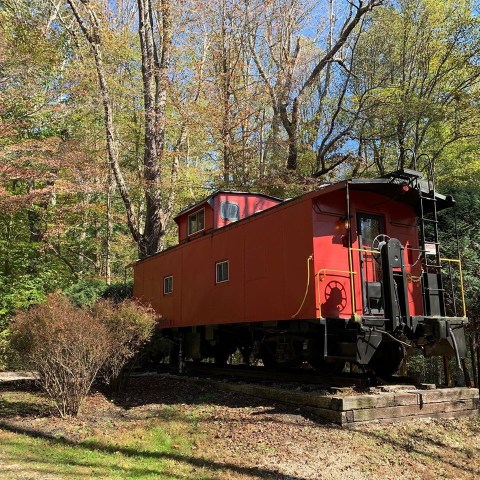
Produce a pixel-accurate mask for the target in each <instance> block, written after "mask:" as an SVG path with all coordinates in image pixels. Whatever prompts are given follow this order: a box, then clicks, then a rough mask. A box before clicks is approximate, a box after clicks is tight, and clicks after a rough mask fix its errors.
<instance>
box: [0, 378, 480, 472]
mask: <svg viewBox="0 0 480 480" xmlns="http://www.w3.org/2000/svg"><path fill="white" fill-rule="evenodd" d="M0 415H1V419H0V474H1V478H2V479H3V478H5V479H42V480H43V479H60V478H61V479H63V478H69V479H76V478H79V479H80V478H109V479H116V478H118V479H124V478H141V479H150V478H152V479H153V478H155V479H222V480H223V479H256V478H275V479H289V480H303V479H316V478H319V479H320V478H321V479H324V478H325V479H349V480H350V479H375V478H391V479H395V480H398V479H404V478H411V479H417V478H426V479H430V478H431V479H438V478H467V479H473V478H478V477H479V476H480V460H479V458H480V419H479V417H474V418H463V419H456V420H428V419H426V420H425V419H423V420H419V421H414V422H407V423H397V424H391V425H378V424H377V425H370V426H363V427H361V428H357V429H356V430H344V429H340V428H338V427H336V426H333V425H326V424H321V423H318V422H316V421H314V420H313V419H309V418H305V417H303V416H302V415H300V414H299V412H296V411H289V410H284V409H283V408H282V407H281V406H279V405H273V404H271V403H270V404H268V403H265V402H263V401H260V400H256V399H252V398H250V397H243V396H239V395H233V394H226V393H217V392H214V391H209V390H208V389H207V388H206V387H199V386H193V385H189V384H186V383H185V382H177V381H174V380H169V379H165V378H155V379H137V380H135V381H134V382H132V384H131V385H130V388H129V390H128V391H127V392H125V393H123V394H121V395H116V396H108V395H105V394H103V393H101V392H96V393H94V394H92V395H90V396H89V398H88V399H87V401H86V403H85V405H84V407H83V408H82V411H81V413H80V415H79V417H78V418H75V419H60V418H57V417H55V416H53V415H52V413H51V410H50V406H49V403H48V401H47V399H46V398H45V397H44V396H43V395H41V393H40V392H38V391H36V390H32V389H31V388H28V387H23V388H17V389H12V388H11V387H2V388H1V389H0Z"/></svg>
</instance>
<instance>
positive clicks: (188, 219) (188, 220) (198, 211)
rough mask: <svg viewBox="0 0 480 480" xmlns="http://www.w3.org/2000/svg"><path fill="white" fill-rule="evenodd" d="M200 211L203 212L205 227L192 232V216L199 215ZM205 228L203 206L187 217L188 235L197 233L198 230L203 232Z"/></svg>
mask: <svg viewBox="0 0 480 480" xmlns="http://www.w3.org/2000/svg"><path fill="white" fill-rule="evenodd" d="M200 212H203V228H201V229H200V230H196V231H195V232H193V233H192V232H190V217H191V216H193V215H198V214H199V213H200ZM203 230H205V207H203V208H201V209H200V210H197V211H196V212H193V213H191V214H190V215H188V217H187V236H188V237H190V236H191V235H195V234H196V233H198V232H203Z"/></svg>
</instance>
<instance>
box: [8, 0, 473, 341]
mask: <svg viewBox="0 0 480 480" xmlns="http://www.w3.org/2000/svg"><path fill="white" fill-rule="evenodd" d="M479 14H480V5H479V3H478V2H476V1H472V0H444V1H442V2H438V1H436V0H398V1H395V0H384V1H382V0H369V1H367V0H353V1H351V2H349V1H345V0H319V1H314V0H203V1H200V0H184V1H181V2H172V1H171V0H110V1H96V0H67V1H58V0H49V1H40V0H0V331H3V330H4V329H5V328H6V327H7V324H8V321H9V319H10V318H11V316H12V314H13V312H14V311H16V310H18V309H25V308H28V307H29V306H30V305H32V304H36V303H40V302H42V301H43V299H44V298H45V296H46V295H47V294H48V293H49V292H52V291H55V290H58V289H62V290H68V289H75V288H77V290H78V291H82V290H88V289H91V291H92V292H98V291H103V290H104V289H105V288H107V287H106V285H110V284H112V283H114V284H115V283H118V284H120V285H123V284H124V283H125V282H127V283H128V279H129V277H130V275H131V270H130V269H129V267H128V266H129V264H131V262H132V261H134V260H135V259H137V258H139V257H144V256H146V255H149V254H152V253H155V252H156V251H159V250H161V249H163V248H165V247H168V246H170V245H173V244H175V242H176V229H175V224H174V222H173V217H174V215H175V213H176V212H178V211H179V210H181V209H182V208H184V207H185V206H186V205H189V204H191V203H193V202H195V201H198V200H200V199H201V198H204V197H206V196H207V195H209V194H210V193H211V192H212V191H214V190H216V189H230V190H242V191H260V192H263V193H267V194H271V195H275V196H280V197H283V198H287V197H292V196H295V195H298V194H300V193H302V192H304V191H308V190H312V189H314V188H315V187H316V186H317V185H318V184H320V183H324V182H330V181H337V180H341V179H345V178H350V177H360V176H363V177H374V176H378V175H381V174H384V173H386V172H389V171H392V170H395V169H397V168H401V167H408V168H411V167H412V166H413V162H414V158H416V159H417V163H418V168H419V169H421V170H424V171H427V169H428V166H429V165H430V163H431V162H433V164H434V165H435V174H436V179H437V182H438V185H439V187H438V188H439V190H441V191H444V192H448V193H452V194H453V195H454V196H455V198H456V199H457V203H458V205H457V213H458V218H459V227H460V239H459V240H460V242H459V243H460V249H461V254H462V259H463V263H464V268H465V284H466V289H467V303H468V305H467V307H468V315H469V317H470V318H472V319H473V320H477V321H478V319H479V316H480V279H479V277H480V242H479V241H478V231H479V228H480V184H479V180H480V157H479V153H480V108H479V107H480V105H479V104H480V84H479V80H480V16H479ZM441 221H442V227H443V229H444V230H445V232H446V235H445V237H444V252H445V253H452V252H453V253H454V250H455V248H456V242H455V239H454V235H452V228H453V219H452V215H451V213H450V214H448V213H446V214H445V215H443V216H442V218H441ZM79 285H80V287H78V286H79ZM92 295H94V293H92ZM0 335H2V334H0Z"/></svg>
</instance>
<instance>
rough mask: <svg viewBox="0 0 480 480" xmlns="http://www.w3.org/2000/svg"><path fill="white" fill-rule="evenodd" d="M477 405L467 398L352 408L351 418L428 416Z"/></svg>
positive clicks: (374, 418)
mask: <svg viewBox="0 0 480 480" xmlns="http://www.w3.org/2000/svg"><path fill="white" fill-rule="evenodd" d="M477 406H478V402H477V401H476V399H469V400H457V401H453V402H442V403H429V404H424V405H409V406H398V407H384V408H371V409H364V410H354V412H353V418H354V421H355V422H365V421H369V420H379V419H386V418H399V417H408V416H415V415H426V416H429V415H431V414H436V413H447V412H454V411H459V410H473V409H475V408H476V407H477Z"/></svg>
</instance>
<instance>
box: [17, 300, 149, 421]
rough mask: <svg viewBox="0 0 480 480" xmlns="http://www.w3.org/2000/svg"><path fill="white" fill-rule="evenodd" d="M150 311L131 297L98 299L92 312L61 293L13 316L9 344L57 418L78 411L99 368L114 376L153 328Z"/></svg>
mask: <svg viewBox="0 0 480 480" xmlns="http://www.w3.org/2000/svg"><path fill="white" fill-rule="evenodd" d="M154 322H155V320H154V316H153V314H152V312H151V311H150V310H149V309H147V308H145V307H141V306H137V305H136V304H135V302H133V301H125V302H122V303H120V304H118V305H115V304H114V303H112V302H109V301H102V302H100V303H99V304H98V305H97V306H96V307H95V308H94V309H93V310H85V309H81V308H78V307H76V306H74V305H72V304H71V303H70V302H69V300H68V299H67V298H66V297H65V296H63V295H61V294H53V295H50V296H49V297H48V299H47V303H46V304H45V305H40V306H36V307H34V308H31V309H30V310H29V311H27V312H22V313H19V314H17V315H16V317H15V318H14V321H13V324H12V342H13V345H14V347H15V349H16V350H17V351H18V352H19V354H20V355H21V356H22V357H23V359H24V361H25V362H26V363H27V364H28V366H29V367H30V368H31V369H32V370H34V371H36V372H37V380H38V383H39V384H40V386H41V387H42V388H43V389H44V390H45V392H46V393H47V394H48V395H49V397H50V398H51V399H52V400H53V402H54V404H55V406H56V408H57V410H58V412H59V413H60V415H61V416H62V417H64V416H67V415H74V416H75V415H77V413H78V411H79V408H80V406H81V404H82V402H83V400H84V399H85V397H86V396H87V394H88V392H89V390H90V388H91V386H92V383H93V381H94V380H95V378H96V376H97V375H98V374H99V372H100V371H102V372H103V376H104V377H105V379H106V380H107V381H110V380H111V379H112V378H114V377H115V376H117V375H118V373H119V372H120V370H121V368H122V367H123V366H124V365H125V363H126V362H127V361H128V360H129V359H130V358H132V357H133V355H134V354H135V352H136V350H137V349H138V348H139V347H140V345H141V344H142V343H143V342H145V341H146V340H148V338H149V337H150V336H151V334H152V331H153V325H154Z"/></svg>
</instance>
